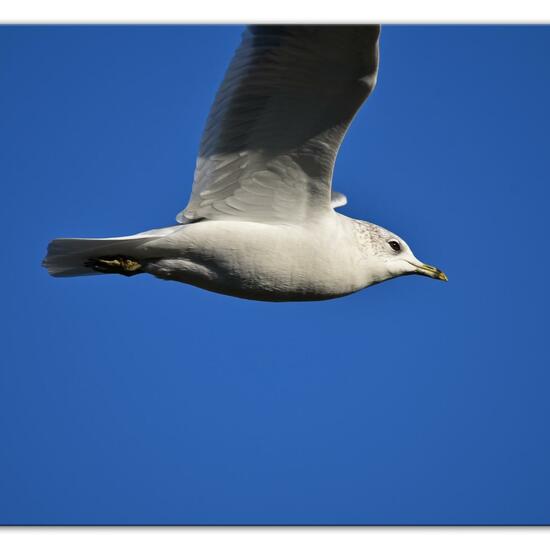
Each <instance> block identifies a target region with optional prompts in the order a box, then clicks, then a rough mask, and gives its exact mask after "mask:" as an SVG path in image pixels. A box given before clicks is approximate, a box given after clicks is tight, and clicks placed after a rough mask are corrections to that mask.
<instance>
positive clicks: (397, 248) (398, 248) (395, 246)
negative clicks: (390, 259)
mask: <svg viewBox="0 0 550 550" xmlns="http://www.w3.org/2000/svg"><path fill="white" fill-rule="evenodd" d="M388 244H389V245H390V246H391V247H392V248H393V250H395V251H396V252H400V251H401V245H400V244H399V243H398V242H397V241H388Z"/></svg>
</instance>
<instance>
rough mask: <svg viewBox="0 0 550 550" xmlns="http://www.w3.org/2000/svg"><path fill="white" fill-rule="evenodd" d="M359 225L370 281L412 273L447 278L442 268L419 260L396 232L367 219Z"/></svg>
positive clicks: (434, 277)
mask: <svg viewBox="0 0 550 550" xmlns="http://www.w3.org/2000/svg"><path fill="white" fill-rule="evenodd" d="M360 225H361V226H362V227H361V228H359V229H358V236H359V240H360V243H361V246H362V248H363V250H364V251H365V252H366V255H365V257H366V258H367V260H366V261H368V264H369V274H371V275H372V282H371V283H370V284H374V283H379V282H382V281H385V280H387V279H392V278H393V277H400V276H401V275H415V274H417V275H424V276H426V277H431V278H432V279H439V280H440V281H447V280H448V279H447V276H446V275H445V273H443V271H441V270H440V269H438V268H437V267H433V266H431V265H428V264H425V263H424V262H421V261H420V260H418V259H417V258H416V256H415V255H414V254H413V253H412V250H411V249H410V247H409V245H408V244H407V243H406V242H405V241H404V239H402V238H401V237H399V236H397V235H396V234H395V233H392V232H391V231H388V230H387V229H384V228H383V227H380V226H378V225H375V224H372V223H368V222H360Z"/></svg>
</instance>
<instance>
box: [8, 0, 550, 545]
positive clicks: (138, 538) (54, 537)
mask: <svg viewBox="0 0 550 550" xmlns="http://www.w3.org/2000/svg"><path fill="white" fill-rule="evenodd" d="M325 4H326V3H325ZM251 21H254V22H273V21H276V22H291V23H295V22H322V23H337V22H341V23H349V22H368V21H377V22H399V23H404V22H407V23H426V22H430V23H435V22H445V23H450V22H453V23H485V22H493V23H541V22H547V21H550V2H546V3H545V2H541V1H540V0H522V2H521V3H519V2H518V3H512V2H509V1H507V0H501V1H500V2H494V1H490V2H489V1H482V0H462V1H461V2H456V3H455V4H452V3H449V2H444V1H441V0H439V1H428V0H415V1H414V2H412V1H410V0H409V1H406V0H400V1H391V2H390V1H389V0H364V1H362V0H338V1H337V2H333V3H331V4H330V5H322V3H321V2H320V1H319V0H315V1H313V2H304V1H302V2H300V1H299V0H277V1H276V2H273V1H270V2H261V1H260V0H256V1H254V2H250V1H244V0H227V1H226V2H222V1H220V0H216V1H213V0H208V1H206V2H185V1H183V0H182V1H175V0H154V1H143V0H135V1H133V2H131V1H121V0H95V1H94V2H75V1H74V0H72V1H69V0H49V1H47V2H46V1H43V0H42V1H40V0H18V1H17V2H10V3H4V4H2V5H1V6H0V22H2V23H117V22H119V23H222V22H223V23H243V22H251ZM0 30H1V29H0ZM549 519H550V518H549ZM0 547H2V548H6V549H9V550H19V549H27V548H40V549H41V550H49V549H52V550H53V549H55V550H64V549H71V550H73V549H74V548H78V549H79V550H88V549H90V550H92V549H93V550H97V548H101V549H102V550H103V549H108V548H121V547H122V548H132V550H141V549H147V550H149V549H150V548H151V547H159V548H162V549H163V550H172V549H176V548H177V549H178V550H179V549H180V548H184V547H185V548H191V549H193V550H194V549H198V550H202V549H208V550H209V549H211V548H216V549H218V548H223V549H224V550H233V549H239V550H248V549H254V550H256V549H257V548H262V550H271V549H272V548H273V549H275V548H276V549H277V550H279V549H280V548H281V547H283V548H285V550H288V549H292V548H315V549H316V550H324V549H327V550H328V549H331V550H332V549H334V548H346V550H355V549H357V550H359V549H361V550H363V549H364V548H373V549H377V550H378V549H380V550H385V549H394V548H399V549H401V548H407V550H416V549H419V550H420V549H422V550H431V549H434V550H435V549H437V550H440V549H441V548H445V550H455V549H457V550H458V549H460V550H463V548H465V547H466V548H468V549H469V550H472V549H475V548H498V549H499V550H508V549H510V550H512V549H514V550H515V549H517V548H521V547H525V548H529V550H539V549H541V550H542V549H544V550H547V549H548V548H550V529H548V528H536V527H534V528H509V527H504V528H475V527H457V528H438V527H434V528H425V527H422V528H415V527H399V528H383V527H370V528H368V527H365V528H361V527H349V528H331V527H319V528H299V527H297V528H292V527H287V528H275V527H272V528H269V527H266V528H257V527H251V528H246V527H244V528H243V527H238V528H229V527H214V528H199V527H187V528H184V527H182V528H177V527H167V528H162V527H159V528H154V527H135V528H108V527H99V528H92V527H87V528H86V527H84V528H72V527H66V528H41V527H30V528H16V527H4V528H0Z"/></svg>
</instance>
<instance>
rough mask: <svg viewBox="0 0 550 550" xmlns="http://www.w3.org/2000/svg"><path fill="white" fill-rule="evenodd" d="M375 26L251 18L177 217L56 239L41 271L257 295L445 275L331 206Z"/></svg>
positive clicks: (294, 296)
mask: <svg viewBox="0 0 550 550" xmlns="http://www.w3.org/2000/svg"><path fill="white" fill-rule="evenodd" d="M379 32H380V29H379V26H377V25H365V26H311V25H309V26H292V25H291V26H272V25H269V26H253V27H249V28H247V29H246V31H245V33H244V34H243V39H242V43H241V45H240V47H239V48H238V50H237V52H236V54H235V56H234V58H233V60H232V62H231V64H230V66H229V68H228V70H227V73H226V75H225V79H224V80H223V82H222V84H221V86H220V88H219V90H218V93H217V95H216V99H215V101H214V104H213V106H212V109H211V111H210V115H209V117H208V120H207V123H206V128H205V130H204V134H203V137H202V140H201V145H200V151H199V156H198V159H197V165H196V169H195V178H194V182H193V189H192V193H191V198H190V200H189V204H188V205H187V207H186V208H185V209H184V210H183V211H182V212H180V214H178V217H177V221H178V222H180V223H181V224H182V225H180V226H174V227H168V228H162V229H157V230H152V231H148V232H144V233H140V234H138V235H133V236H131V237H119V238H115V239H58V240H55V241H53V242H52V243H51V244H50V246H49V249H48V256H47V257H46V259H45V260H44V265H45V267H46V268H47V269H48V270H49V272H50V273H51V274H52V275H54V276H73V275H84V274H96V273H120V274H123V275H135V274H138V273H144V272H145V273H151V274H153V275H155V276H157V277H160V278H165V279H172V280H177V281H181V282H184V283H188V284H193V285H196V286H200V287H202V288H206V289H208V290H212V291H215V292H221V293H225V294H231V295H235V296H239V297H243V298H251V299H261V300H276V301H284V300H319V299H327V298H333V297H337V296H342V295H345V294H349V293H351V292H355V291H357V290H359V289H361V288H364V287H366V286H368V285H370V284H373V283H376V282H379V281H382V280H385V279H388V278H390V277H395V276H398V275H404V274H409V273H414V272H416V273H421V274H425V275H429V276H431V277H435V278H440V279H445V276H444V275H443V274H442V273H441V272H440V271H439V270H437V269H435V268H433V267H431V266H427V265H426V264H422V263H421V262H419V261H418V260H417V259H416V258H415V257H414V255H413V254H412V252H411V251H410V249H409V247H408V246H407V245H406V243H405V242H404V241H403V240H402V239H400V238H399V237H397V236H396V235H394V234H392V233H390V232H389V231H386V230H385V229H383V228H380V227H378V226H375V225H373V224H369V223H367V222H361V221H358V220H353V219H351V218H348V217H346V216H342V215H340V214H338V213H336V212H335V211H334V208H336V207H338V206H342V205H344V204H346V202H347V199H346V197H345V196H344V195H342V194H340V193H336V192H334V191H331V183H332V173H333V168H334V162H335V159H336V155H337V153H338V149H339V147H340V144H341V142H342V140H343V138H344V135H345V133H346V131H347V129H348V127H349V125H350V123H351V121H352V119H353V117H354V116H355V113H356V112H357V110H358V109H359V107H360V106H361V104H362V103H363V101H364V100H365V99H366V98H367V97H368V95H369V94H370V93H371V91H372V90H373V88H374V86H375V83H376V76H377V70H378V37H379Z"/></svg>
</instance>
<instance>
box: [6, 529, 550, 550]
mask: <svg viewBox="0 0 550 550" xmlns="http://www.w3.org/2000/svg"><path fill="white" fill-rule="evenodd" d="M0 545H1V546H2V548H6V549H7V550H8V549H9V550H19V549H22V550H23V549H24V550H26V549H27V548H33V549H34V548H40V550H65V549H67V550H74V549H75V548H78V550H97V549H98V548H101V549H102V550H105V549H109V548H116V549H117V550H118V549H120V548H131V549H132V550H142V549H143V550H150V549H151V548H162V550H176V549H178V550H181V549H182V548H186V549H187V548H189V549H193V550H203V549H204V550H211V549H216V550H218V549H223V550H258V549H261V550H280V549H281V548H284V549H285V550H291V549H294V548H296V549H298V548H299V549H300V550H302V549H308V548H312V549H313V548H314V549H315V550H334V549H335V548H336V549H338V548H342V549H344V548H345V549H346V550H365V549H367V548H368V549H376V550H386V549H388V550H393V549H400V550H401V549H405V548H406V549H407V550H442V549H445V550H464V548H467V549H468V550H474V549H476V548H483V549H484V550H485V549H489V548H498V550H517V549H518V548H528V549H529V550H547V549H548V548H549V547H550V529H548V528H544V527H542V528H521V527H508V528H507V527H504V528H491V527H485V528H484V527H465V528H445V527H433V528H429V527H401V528H389V527H341V528H337V527H317V528H315V527H286V528H284V527H282V528H277V527H248V528H246V527H210V528H207V527H164V528H163V527H157V528H154V527H134V528H125V527H118V528H117V527H100V528H93V527H87V528H86V527H82V528H79V527H65V528H45V527H42V528H40V527H34V528H33V527H30V528H26V529H25V528H3V529H0Z"/></svg>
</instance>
